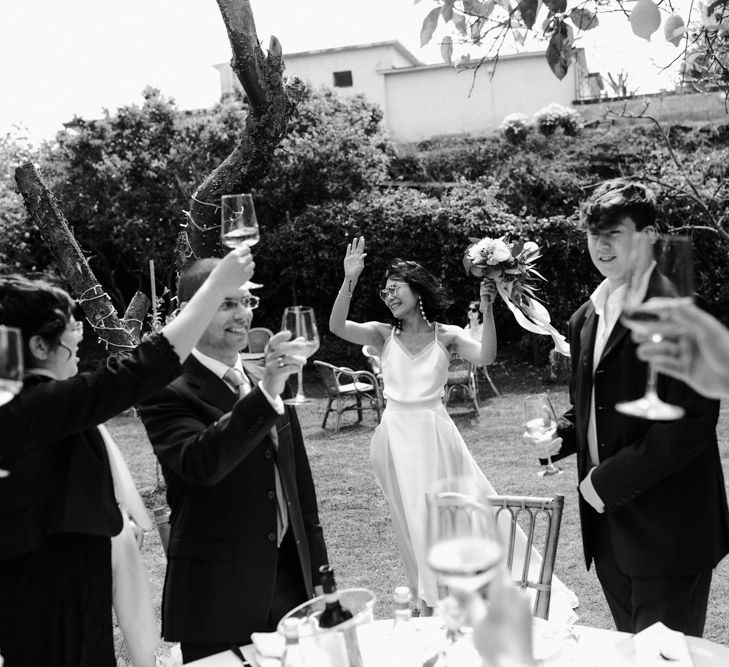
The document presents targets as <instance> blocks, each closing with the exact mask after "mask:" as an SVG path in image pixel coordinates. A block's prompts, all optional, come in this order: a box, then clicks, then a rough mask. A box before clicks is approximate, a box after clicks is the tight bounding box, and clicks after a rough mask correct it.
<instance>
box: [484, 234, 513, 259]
mask: <svg viewBox="0 0 729 667" xmlns="http://www.w3.org/2000/svg"><path fill="white" fill-rule="evenodd" d="M491 259H492V260H493V261H490V262H489V264H500V263H501V262H506V261H508V260H510V259H511V249H510V248H509V246H508V245H506V243H504V241H502V240H501V239H496V241H494V244H493V246H492V248H491Z"/></svg>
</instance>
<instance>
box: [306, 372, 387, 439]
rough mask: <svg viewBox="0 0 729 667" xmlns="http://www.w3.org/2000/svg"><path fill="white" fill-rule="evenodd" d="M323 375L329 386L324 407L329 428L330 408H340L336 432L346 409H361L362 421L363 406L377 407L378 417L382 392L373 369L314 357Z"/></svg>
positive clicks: (381, 404)
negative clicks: (354, 366) (371, 371)
mask: <svg viewBox="0 0 729 667" xmlns="http://www.w3.org/2000/svg"><path fill="white" fill-rule="evenodd" d="M314 366H315V367H316V369H317V371H318V373H319V377H320V378H321V380H322V382H323V383H324V387H325V388H326V390H327V396H328V402H327V407H326V409H325V411H324V421H323V422H322V425H321V427H322V428H325V427H326V424H327V417H328V416H329V413H330V412H336V415H337V421H336V425H335V427H334V430H335V432H337V431H339V421H340V417H341V415H342V414H343V413H345V412H348V411H350V410H356V411H357V421H358V422H360V421H362V411H363V410H374V411H375V412H376V413H377V421H378V422H379V420H380V414H381V411H382V409H383V400H382V392H381V391H380V385H379V384H378V382H377V378H375V376H374V375H373V374H372V373H370V372H369V371H353V370H352V369H351V368H347V367H346V366H334V365H332V364H329V363H327V362H326V361H319V360H318V359H315V360H314Z"/></svg>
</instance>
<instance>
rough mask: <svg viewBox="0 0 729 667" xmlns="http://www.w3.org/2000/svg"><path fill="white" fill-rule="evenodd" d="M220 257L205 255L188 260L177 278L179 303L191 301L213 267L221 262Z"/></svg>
mask: <svg viewBox="0 0 729 667" xmlns="http://www.w3.org/2000/svg"><path fill="white" fill-rule="evenodd" d="M221 261H222V260H221V259H220V258H219V257H204V258H203V259H193V260H192V261H190V262H187V263H186V264H185V266H183V267H182V270H181V271H180V277H179V278H178V279H177V305H178V306H180V305H182V304H183V303H185V302H186V301H189V300H190V299H192V297H193V296H194V294H195V292H197V291H198V290H199V289H200V288H201V287H202V285H203V283H204V282H205V281H206V280H207V279H208V276H209V275H210V274H211V273H212V272H213V269H214V268H215V267H216V266H217V265H218V264H220V262H221Z"/></svg>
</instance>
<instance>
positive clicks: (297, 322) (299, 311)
mask: <svg viewBox="0 0 729 667" xmlns="http://www.w3.org/2000/svg"><path fill="white" fill-rule="evenodd" d="M281 330H282V331H290V332H291V342H293V343H294V344H296V346H297V348H298V349H293V350H292V352H291V353H292V354H298V355H300V356H302V357H306V358H307V359H308V358H309V357H310V356H311V355H312V354H314V353H315V352H316V351H317V350H318V349H319V331H318V330H317V328H316V318H315V317H314V309H313V308H309V307H308V306H289V307H288V308H286V309H285V310H284V314H283V317H282V318H281ZM303 376H304V370H303V368H299V372H298V385H297V390H296V396H295V397H294V398H287V399H285V400H284V403H286V404H287V405H300V404H302V403H308V402H309V399H308V398H306V396H304V377H303Z"/></svg>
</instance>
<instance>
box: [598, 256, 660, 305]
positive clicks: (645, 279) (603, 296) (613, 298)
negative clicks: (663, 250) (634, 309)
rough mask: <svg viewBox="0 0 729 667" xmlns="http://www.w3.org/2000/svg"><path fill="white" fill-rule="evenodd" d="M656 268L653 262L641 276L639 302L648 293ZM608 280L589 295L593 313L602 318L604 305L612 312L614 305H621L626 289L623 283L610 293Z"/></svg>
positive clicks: (625, 284)
mask: <svg viewBox="0 0 729 667" xmlns="http://www.w3.org/2000/svg"><path fill="white" fill-rule="evenodd" d="M655 267H656V262H655V260H653V261H652V262H651V263H650V264H649V265H648V268H647V269H646V272H645V273H644V274H643V275H642V276H641V278H640V294H641V299H640V300H641V301H643V299H645V295H646V293H647V292H648V283H649V282H650V278H651V275H652V273H653V269H654V268H655ZM608 285H609V283H608V279H607V278H605V280H603V281H602V282H601V283H600V284H599V285H598V286H597V288H596V289H595V291H594V292H593V293H592V294H591V295H590V300H591V301H592V305H593V306H595V312H596V313H597V314H598V315H600V316H602V315H603V314H604V312H605V304H606V303H609V305H610V309H611V310H612V309H613V307H615V306H616V305H617V306H619V305H621V304H622V302H623V299H624V298H625V290H626V289H627V283H623V284H622V285H620V287H616V288H615V289H614V290H613V291H612V292H610V288H609V286H608Z"/></svg>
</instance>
